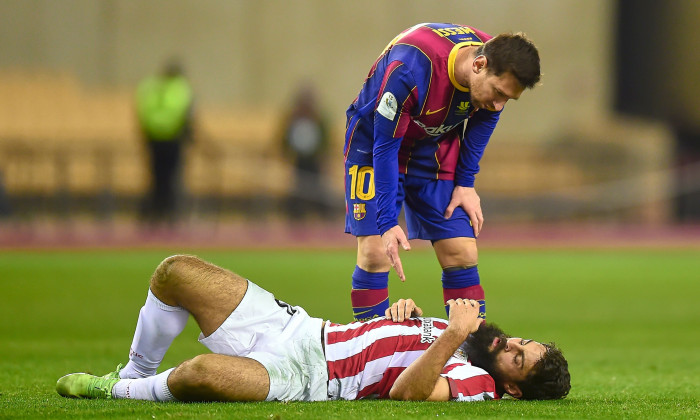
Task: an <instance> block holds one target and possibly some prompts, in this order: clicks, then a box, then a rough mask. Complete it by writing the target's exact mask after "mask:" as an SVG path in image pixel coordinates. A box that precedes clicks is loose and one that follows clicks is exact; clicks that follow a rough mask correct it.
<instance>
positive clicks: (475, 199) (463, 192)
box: [445, 186, 484, 238]
mask: <svg viewBox="0 0 700 420" xmlns="http://www.w3.org/2000/svg"><path fill="white" fill-rule="evenodd" d="M457 207H461V208H462V209H464V211H465V212H466V213H467V216H469V220H470V221H471V223H472V228H474V237H475V238H476V237H478V236H479V233H481V228H482V226H483V225H484V214H483V213H482V212H481V199H480V198H479V195H478V194H477V193H476V190H475V189H474V188H470V187H460V186H456V187H455V188H454V190H452V199H451V200H450V204H449V205H448V206H447V210H445V219H449V218H450V217H452V213H453V212H454V210H455V209H456V208H457Z"/></svg>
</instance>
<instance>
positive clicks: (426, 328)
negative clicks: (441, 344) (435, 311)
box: [420, 318, 435, 343]
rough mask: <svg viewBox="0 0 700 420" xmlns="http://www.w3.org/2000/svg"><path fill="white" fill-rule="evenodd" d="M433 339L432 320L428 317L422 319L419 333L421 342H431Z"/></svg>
mask: <svg viewBox="0 0 700 420" xmlns="http://www.w3.org/2000/svg"><path fill="white" fill-rule="evenodd" d="M433 341H435V337H433V320H432V319H430V318H427V319H423V329H422V330H421V334H420V342H421V343H432V342H433Z"/></svg>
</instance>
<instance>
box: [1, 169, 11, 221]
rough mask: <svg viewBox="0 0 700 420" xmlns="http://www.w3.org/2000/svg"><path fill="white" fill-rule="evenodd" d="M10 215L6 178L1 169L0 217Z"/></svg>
mask: <svg viewBox="0 0 700 420" xmlns="http://www.w3.org/2000/svg"><path fill="white" fill-rule="evenodd" d="M9 215H10V200H9V199H8V198H7V194H6V193H5V180H4V179H3V177H2V171H0V218H2V217H4V216H9Z"/></svg>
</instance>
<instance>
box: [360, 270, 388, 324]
mask: <svg viewBox="0 0 700 420" xmlns="http://www.w3.org/2000/svg"><path fill="white" fill-rule="evenodd" d="M388 286H389V272H388V271H386V272H382V273H370V272H368V271H365V270H363V269H361V268H360V267H357V266H355V271H354V272H353V273H352V292H350V300H351V302H352V311H353V315H354V316H355V320H357V321H365V320H368V319H371V318H375V317H381V316H384V312H385V311H386V310H387V308H388V307H389V289H388Z"/></svg>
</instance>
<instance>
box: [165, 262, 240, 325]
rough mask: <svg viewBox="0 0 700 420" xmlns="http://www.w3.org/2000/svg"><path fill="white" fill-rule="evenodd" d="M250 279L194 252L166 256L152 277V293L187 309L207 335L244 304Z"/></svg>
mask: <svg viewBox="0 0 700 420" xmlns="http://www.w3.org/2000/svg"><path fill="white" fill-rule="evenodd" d="M247 289H248V281H247V280H246V279H244V278H243V277H241V276H239V275H237V274H235V273H233V272H231V271H229V270H226V269H223V268H221V267H218V266H216V265H214V264H211V263H208V262H206V261H204V260H202V259H200V258H198V257H195V256H191V255H174V256H172V257H168V258H166V259H165V260H164V261H163V262H162V263H160V265H159V266H158V268H157V269H156V271H155V273H154V274H153V277H152V278H151V292H152V293H153V294H154V295H155V296H156V297H157V298H158V299H160V300H161V301H162V302H163V303H165V304H166V305H170V306H178V307H182V308H185V309H186V310H187V311H188V312H189V313H191V314H192V316H194V319H195V320H196V321H197V324H199V327H200V329H201V330H202V333H203V334H204V335H205V336H209V335H211V333H213V332H214V331H216V329H217V328H219V326H220V325H221V324H222V323H223V322H224V321H225V320H226V318H228V316H229V315H230V314H231V313H232V312H233V310H234V309H236V307H238V304H239V303H241V300H242V299H243V296H244V295H245V292H246V290H247Z"/></svg>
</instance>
